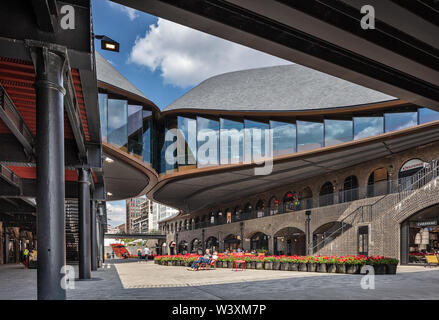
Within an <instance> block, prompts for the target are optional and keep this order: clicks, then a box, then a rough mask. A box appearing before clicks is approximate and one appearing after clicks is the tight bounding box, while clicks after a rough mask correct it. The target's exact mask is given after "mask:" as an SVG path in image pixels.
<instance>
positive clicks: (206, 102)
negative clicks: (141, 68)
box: [164, 64, 396, 111]
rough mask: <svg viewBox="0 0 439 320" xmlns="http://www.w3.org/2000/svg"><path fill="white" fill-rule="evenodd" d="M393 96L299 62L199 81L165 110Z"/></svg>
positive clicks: (318, 105) (308, 105)
mask: <svg viewBox="0 0 439 320" xmlns="http://www.w3.org/2000/svg"><path fill="white" fill-rule="evenodd" d="M394 99H396V98H394V97H392V96H388V95H386V94H383V93H381V92H378V91H375V90H371V89H368V88H365V87H362V86H359V85H357V84H354V83H351V82H348V81H345V80H342V79H339V78H336V77H333V76H330V75H328V74H325V73H322V72H319V71H315V70H313V69H310V68H307V67H304V66H301V65H298V64H292V65H284V66H275V67H266V68H258V69H250V70H243V71H236V72H230V73H225V74H221V75H218V76H214V77H212V78H209V79H207V80H205V81H203V82H201V83H200V84H199V85H198V86H196V87H195V88H193V89H192V90H190V91H189V92H188V93H186V94H185V95H183V96H182V97H181V98H179V99H177V100H176V101H174V102H173V103H172V104H170V105H169V106H167V107H166V108H165V109H164V110H165V111H167V110H175V109H182V108H199V109H215V110H236V111H238V110H239V111H257V110H260V111H267V110H270V111H300V110H311V109H325V108H336V107H347V106H355V105H362V104H370V103H374V102H382V101H388V100H394Z"/></svg>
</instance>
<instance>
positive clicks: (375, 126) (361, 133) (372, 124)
mask: <svg viewBox="0 0 439 320" xmlns="http://www.w3.org/2000/svg"><path fill="white" fill-rule="evenodd" d="M382 133H384V118H383V117H354V140H358V139H363V138H367V137H372V136H376V135H379V134H382Z"/></svg>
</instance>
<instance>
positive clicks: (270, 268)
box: [264, 261, 273, 270]
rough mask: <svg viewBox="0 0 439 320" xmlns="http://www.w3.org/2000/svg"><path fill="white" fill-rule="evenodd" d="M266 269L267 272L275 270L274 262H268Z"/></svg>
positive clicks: (265, 264) (265, 265)
mask: <svg viewBox="0 0 439 320" xmlns="http://www.w3.org/2000/svg"><path fill="white" fill-rule="evenodd" d="M264 269H265V270H273V262H271V261H267V262H265V263H264Z"/></svg>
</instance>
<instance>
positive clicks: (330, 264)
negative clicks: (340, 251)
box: [326, 256, 337, 273]
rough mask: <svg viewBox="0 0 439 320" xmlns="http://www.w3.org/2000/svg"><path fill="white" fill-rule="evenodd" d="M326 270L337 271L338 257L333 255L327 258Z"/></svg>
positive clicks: (329, 271)
mask: <svg viewBox="0 0 439 320" xmlns="http://www.w3.org/2000/svg"><path fill="white" fill-rule="evenodd" d="M326 272H327V273H336V272H337V257H334V256H332V257H329V258H328V259H327V260H326Z"/></svg>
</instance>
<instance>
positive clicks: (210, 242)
mask: <svg viewBox="0 0 439 320" xmlns="http://www.w3.org/2000/svg"><path fill="white" fill-rule="evenodd" d="M218 245H219V243H218V239H217V238H215V237H209V238H207V240H206V249H210V252H211V253H213V251H216V250H218Z"/></svg>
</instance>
